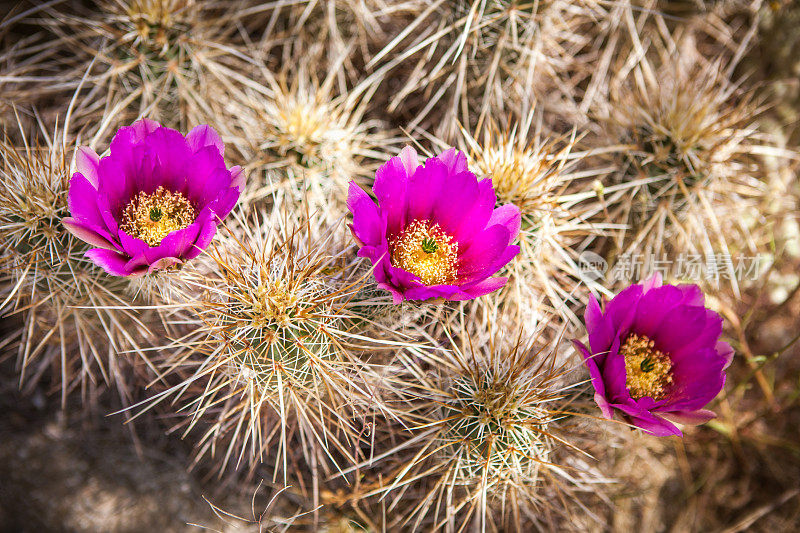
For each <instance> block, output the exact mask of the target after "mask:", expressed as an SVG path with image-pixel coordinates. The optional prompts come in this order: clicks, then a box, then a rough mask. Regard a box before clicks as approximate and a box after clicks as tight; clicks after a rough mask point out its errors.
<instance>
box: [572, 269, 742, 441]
mask: <svg viewBox="0 0 800 533" xmlns="http://www.w3.org/2000/svg"><path fill="white" fill-rule="evenodd" d="M704 301H705V299H704V296H703V293H702V292H701V291H700V288H699V287H698V286H697V285H662V284H661V276H660V275H659V274H656V275H655V276H653V277H652V278H650V279H648V280H647V281H645V282H644V283H643V284H637V285H631V286H630V287H628V288H627V289H625V290H623V291H622V292H620V293H619V294H617V295H616V296H615V297H614V298H612V299H611V301H609V302H608V303H606V304H605V306H604V309H602V310H601V309H600V304H598V303H597V300H595V299H594V298H592V299H591V300H590V301H589V305H588V306H587V307H586V314H585V322H586V329H587V331H588V333H589V348H586V346H584V345H583V344H581V343H580V342H577V341H575V345H576V347H577V348H578V349H579V351H580V352H582V353H583V357H584V361H585V363H586V366H587V367H588V369H589V374H590V376H591V380H592V385H593V386H594V389H595V395H594V399H595V401H596V402H597V405H598V406H599V407H600V409H601V411H602V412H603V416H605V417H606V418H609V419H610V418H613V415H614V411H618V412H619V413H620V414H621V415H622V418H623V419H624V420H625V421H627V422H628V423H630V424H632V425H634V426H638V427H639V428H641V429H643V430H644V431H646V432H647V433H650V434H652V435H657V436H666V435H682V433H681V430H680V429H678V428H677V427H676V426H675V424H674V423H673V422H678V423H683V424H702V423H704V422H707V421H708V420H710V419H712V418H714V416H715V415H714V413H713V412H712V411H709V410H706V409H703V407H704V406H705V405H706V404H708V403H709V402H710V401H711V400H713V399H714V398H715V397H716V396H717V394H719V392H720V391H721V390H722V387H723V386H724V385H725V372H724V370H725V369H726V368H727V367H728V365H729V364H730V363H731V359H732V358H733V349H732V348H731V347H730V346H729V345H728V344H727V343H725V342H722V341H720V340H719V337H720V334H721V333H722V317H721V316H719V315H718V314H717V313H715V312H714V311H711V310H709V309H706V307H705V304H704Z"/></svg>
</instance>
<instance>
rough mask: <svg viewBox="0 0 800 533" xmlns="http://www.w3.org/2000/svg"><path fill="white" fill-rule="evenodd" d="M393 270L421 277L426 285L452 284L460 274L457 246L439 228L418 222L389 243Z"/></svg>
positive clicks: (414, 222) (424, 222)
mask: <svg viewBox="0 0 800 533" xmlns="http://www.w3.org/2000/svg"><path fill="white" fill-rule="evenodd" d="M390 251H391V254H392V257H391V262H392V266H395V267H398V268H402V269H403V270H406V271H408V272H411V273H412V274H415V275H417V276H419V278H420V280H421V281H422V283H424V284H425V285H441V284H450V283H453V282H454V281H455V280H456V277H457V276H456V275H457V273H458V243H457V242H454V241H453V237H452V236H450V235H448V234H447V233H445V232H444V231H442V228H440V227H439V224H431V223H430V222H429V221H427V220H415V221H413V222H412V223H411V224H409V225H408V226H406V228H405V229H404V230H403V231H402V232H401V233H400V235H398V236H397V237H395V238H394V239H392V240H391V242H390Z"/></svg>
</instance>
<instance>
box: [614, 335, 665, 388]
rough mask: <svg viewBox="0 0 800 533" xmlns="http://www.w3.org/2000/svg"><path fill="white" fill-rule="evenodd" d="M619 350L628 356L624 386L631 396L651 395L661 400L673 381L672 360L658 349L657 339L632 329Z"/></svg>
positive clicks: (626, 357) (626, 358)
mask: <svg viewBox="0 0 800 533" xmlns="http://www.w3.org/2000/svg"><path fill="white" fill-rule="evenodd" d="M619 353H620V354H622V356H623V357H624V358H625V373H626V378H625V386H626V387H627V388H628V392H630V394H631V398H634V399H637V400H638V399H639V398H643V397H645V396H649V397H650V398H652V399H654V400H661V399H662V398H664V396H665V395H666V388H667V386H668V385H669V384H670V383H672V361H671V360H670V358H669V356H668V355H667V354H665V353H663V352H661V351H659V350H656V349H655V343H654V342H653V341H652V340H650V339H649V338H647V337H645V336H644V335H641V336H639V335H637V334H635V333H631V334H630V335H628V338H627V339H625V342H624V343H623V344H622V347H621V348H620V349H619Z"/></svg>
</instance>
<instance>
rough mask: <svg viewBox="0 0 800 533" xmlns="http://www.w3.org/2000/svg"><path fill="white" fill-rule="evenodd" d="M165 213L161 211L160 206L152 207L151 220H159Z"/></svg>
mask: <svg viewBox="0 0 800 533" xmlns="http://www.w3.org/2000/svg"><path fill="white" fill-rule="evenodd" d="M163 215H164V214H163V213H162V212H161V208H160V207H152V208H150V220H152V221H153V222H158V221H159V220H161V217H162V216H163Z"/></svg>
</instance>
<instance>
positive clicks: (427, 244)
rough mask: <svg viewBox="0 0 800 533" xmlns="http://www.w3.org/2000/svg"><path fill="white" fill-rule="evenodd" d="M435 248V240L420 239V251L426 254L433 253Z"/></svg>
mask: <svg viewBox="0 0 800 533" xmlns="http://www.w3.org/2000/svg"><path fill="white" fill-rule="evenodd" d="M437 248H438V246H437V245H436V239H434V238H432V237H431V238H428V239H422V251H423V252H425V253H426V254H432V253H435V252H436V249H437Z"/></svg>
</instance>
